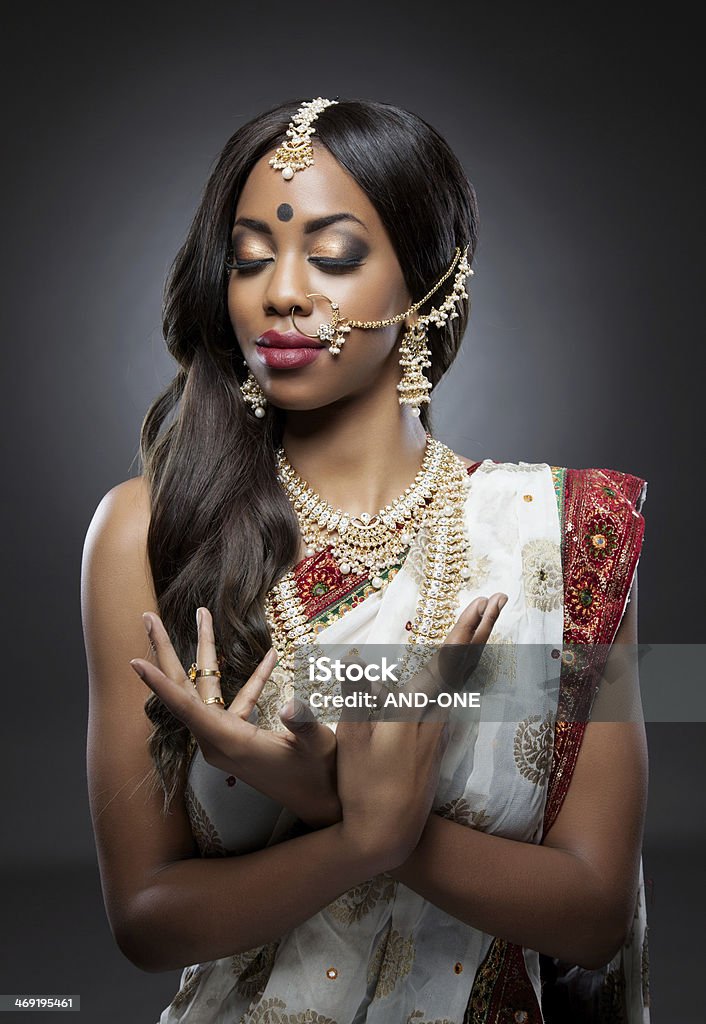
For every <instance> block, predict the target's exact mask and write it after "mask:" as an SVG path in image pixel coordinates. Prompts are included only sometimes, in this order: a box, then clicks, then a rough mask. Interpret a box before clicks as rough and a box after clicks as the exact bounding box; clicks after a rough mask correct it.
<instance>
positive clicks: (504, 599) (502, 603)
mask: <svg viewBox="0 0 706 1024" xmlns="http://www.w3.org/2000/svg"><path fill="white" fill-rule="evenodd" d="M506 604H507V594H503V596H502V597H501V598H500V600H499V601H498V608H499V610H500V611H502V610H503V608H504V607H505V605H506Z"/></svg>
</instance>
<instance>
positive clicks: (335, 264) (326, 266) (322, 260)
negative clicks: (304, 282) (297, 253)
mask: <svg viewBox="0 0 706 1024" xmlns="http://www.w3.org/2000/svg"><path fill="white" fill-rule="evenodd" d="M270 262H271V261H270V260H247V261H243V262H242V263H236V262H235V261H234V260H233V259H232V258H231V259H227V260H226V267H227V269H228V270H237V271H238V272H239V273H240V274H248V273H253V272H254V271H255V270H259V269H260V267H262V266H264V265H265V263H270ZM309 262H310V263H313V264H314V266H318V267H319V269H320V270H325V271H327V272H328V273H330V274H341V273H345V272H346V271H347V270H355V269H356V268H357V267H361V266H362V265H363V261H362V260H359V259H350V260H332V259H327V258H326V257H324V256H319V257H312V258H311V259H310V260H309Z"/></svg>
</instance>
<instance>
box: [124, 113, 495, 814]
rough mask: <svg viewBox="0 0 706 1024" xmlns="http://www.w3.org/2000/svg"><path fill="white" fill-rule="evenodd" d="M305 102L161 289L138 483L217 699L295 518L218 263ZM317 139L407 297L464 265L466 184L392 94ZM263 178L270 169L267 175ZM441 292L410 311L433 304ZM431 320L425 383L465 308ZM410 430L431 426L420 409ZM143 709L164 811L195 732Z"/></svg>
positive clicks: (178, 639)
mask: <svg viewBox="0 0 706 1024" xmlns="http://www.w3.org/2000/svg"><path fill="white" fill-rule="evenodd" d="M302 102H303V101H302V100H296V101H293V102H289V103H284V104H281V105H280V106H277V107H273V108H272V109H271V110H268V111H267V112H265V113H264V114H260V115H258V116H257V117H256V118H254V119H253V120H251V121H249V122H248V123H247V124H244V125H243V126H242V127H241V128H239V129H238V130H237V131H236V132H235V134H234V135H232V136H231V138H230V139H229V140H228V142H227V143H226V145H225V147H224V149H223V151H222V153H221V154H220V156H219V158H218V160H217V162H216V166H215V168H214V170H213V172H212V174H211V176H210V178H209V180H208V182H207V184H206V187H205V189H204V192H203V196H202V198H201V201H200V203H199V206H198V209H197V210H196V215H195V217H194V219H193V222H192V224H191V227H190V228H189V232H188V234H187V237H186V241H185V242H184V244H183V246H182V247H181V249H180V250H179V252H178V253H177V255H176V257H175V259H174V262H173V264H172V266H171V268H170V271H169V274H168V277H167V281H166V284H165V289H164V306H163V331H164V337H165V340H166V343H167V348H168V349H169V352H170V353H171V354H172V356H174V358H175V359H176V361H177V363H178V364H179V367H178V370H177V373H176V375H175V377H174V379H173V380H172V381H171V382H170V384H169V385H168V386H167V387H166V388H165V390H164V391H163V393H162V394H161V395H159V396H158V397H157V398H156V399H155V401H154V402H153V403H152V405H151V406H150V407H149V409H148V411H147V414H146V416H145V419H144V421H143V424H142V429H141V433H140V458H141V462H142V467H143V473H144V478H145V481H146V483H147V485H148V488H149V493H150V501H151V519H150V525H149V532H148V539H147V551H148V557H149V562H150V567H151V571H152V577H153V581H154V587H155V593H156V596H157V602H158V608H159V614H160V616H161V618H162V621H163V622H164V625H165V627H166V629H167V632H168V633H169V635H170V637H171V639H172V642H173V644H174V648H175V650H176V652H177V654H178V655H179V657H180V659H181V661H182V663H183V664H184V665H188V664H190V663H191V662H192V661H193V660H194V658H195V652H196V642H197V631H196V621H195V615H196V608H197V607H198V606H200V605H203V606H205V607H207V608H208V609H209V610H210V611H211V614H212V615H213V621H214V629H215V635H216V642H217V645H218V654H219V658H220V668H221V672H222V677H221V687H222V692H223V696H224V698H225V699H226V703H228V702H229V701H230V699H232V697H233V696H234V695H235V693H236V692H237V691H238V689H239V688H240V687H241V686H242V685H243V683H244V682H245V681H246V680H247V679H248V677H249V676H250V675H251V674H252V672H253V671H254V669H255V667H256V666H257V664H258V662H260V661H261V660H262V658H263V657H264V656H265V654H266V652H267V650H268V649H269V647H270V646H271V638H270V632H269V627H268V624H267V619H266V617H265V612H264V600H265V597H266V595H267V592H268V591H269V590H270V589H271V588H272V587H273V586H274V585H275V584H276V583H277V582H278V580H279V579H280V578H281V577H282V576H283V575H284V573H285V572H286V571H287V570H288V569H290V568H291V567H292V566H293V565H294V563H295V561H296V557H297V553H298V548H299V525H298V521H297V518H296V515H295V513H294V511H293V509H292V508H291V506H290V504H289V500H288V498H287V497H286V495H285V493H284V490H283V489H282V488H281V486H280V484H279V483H278V482H277V479H276V469H275V467H276V458H275V453H276V450H277V448H278V447H279V445H280V444H281V439H282V436H283V428H284V423H285V416H286V413H285V412H284V410H281V409H278V408H276V407H274V406H273V405H272V404H271V403H267V406H266V415H265V417H264V418H263V419H257V418H255V416H254V415H253V412H252V410H251V408H250V407H249V406H248V405H247V404H246V402H245V401H244V399H243V397H242V394H241V392H240V384H242V383H243V381H244V379H245V377H246V375H247V368H246V367H245V365H244V360H243V355H242V352H241V350H240V346H239V344H238V339H237V338H236V336H235V334H234V332H233V329H232V325H231V322H230V318H229V316H228V308H227V288H228V274H227V272H226V270H225V268H224V263H225V261H226V259H227V257H228V252H229V248H230V235H231V230H232V226H233V220H234V217H235V209H236V205H237V202H238V198H239V196H240V193H241V190H242V188H243V186H244V184H245V181H246V179H247V177H248V174H249V173H250V171H251V169H252V167H253V165H254V164H255V163H256V162H257V161H258V160H259V159H260V158H261V157H262V156H264V155H265V154H266V153H268V152H269V151H271V150H272V149H274V148H275V147H276V146H277V145H279V144H280V143H281V142H282V141H283V140H284V138H285V133H286V130H287V127H288V125H289V122H290V121H291V119H292V117H293V115H294V114H295V113H296V111H297V109H298V107H299V106H300V105H301V103H302ZM315 130H316V134H315V136H314V143H315V145H322V146H324V147H325V148H326V149H327V150H328V151H329V152H330V153H331V154H332V155H333V157H334V158H335V159H336V160H337V161H338V162H339V163H340V164H341V166H343V167H344V168H345V169H346V170H347V171H348V172H349V173H350V174H351V175H352V177H353V178H354V179H355V181H356V182H357V183H358V185H359V186H360V187H361V189H362V190H363V191H364V192H365V194H366V195H367V196H368V198H369V199H370V201H371V202H372V204H373V205H374V207H375V209H376V210H377V212H378V214H379V216H380V219H381V221H382V223H383V224H384V226H385V228H386V230H387V232H388V235H389V237H390V239H391V242H392V245H393V247H394V249H395V252H396V253H397V257H398V260H399V263H400V267H401V269H402V272H403V275H404V278H405V282H406V284H407V287H408V289H409V293H410V295H412V298H413V301H415V300H416V299H417V298H418V297H421V296H422V295H424V294H426V292H427V291H428V290H429V289H430V288H431V287H432V285H433V284H434V283H435V282H436V281H437V280H438V279H439V278H440V277H441V276H442V274H443V273H444V272H445V271H446V270H447V268H448V267H449V264H450V263H451V260H452V257H453V254H454V249H455V248H456V246H459V247H461V248H462V249H463V248H464V247H465V246H466V245H468V246H469V250H468V258H469V262H470V261H471V260H472V258H473V253H474V251H475V247H476V241H477V233H478V211H477V204H476V197H475V192H474V190H473V187H472V185H471V184H470V182H469V181H468V179H467V178H466V175H465V173H464V171H463V168H462V167H461V164H460V163H459V161H458V160H457V158H456V157H455V156H454V154H453V153H452V151H451V150H450V148H449V146H448V144H447V143H446V141H445V140H444V139H443V138H442V136H441V135H439V133H438V132H437V131H436V130H435V129H434V128H432V127H431V126H430V125H428V124H427V123H426V122H425V121H423V120H422V119H421V118H420V117H418V116H416V115H415V114H412V113H410V112H409V111H407V110H402V109H400V108H398V107H395V106H392V105H390V104H387V103H376V102H370V101H365V100H339V101H338V103H337V104H335V105H332V106H329V107H327V108H326V109H325V110H324V111H323V112H322V113H321V114H320V115H319V116H318V117H317V119H316V122H315ZM273 173H274V172H273ZM450 285H451V280H449V283H448V287H446V289H445V290H442V291H440V292H439V293H438V294H436V295H434V296H433V297H432V299H430V300H429V301H428V302H427V304H426V305H425V306H423V307H422V308H421V310H420V314H422V315H423V314H424V313H426V312H428V311H429V309H431V307H432V306H433V305H438V304H439V303H440V301H441V300H442V298H443V295H444V294H446V293H447V292H448V290H450ZM457 309H458V310H459V316H458V318H457V319H454V320H450V321H449V322H448V323H447V325H446V327H445V328H444V329H443V330H441V329H438V328H436V327H435V326H433V325H432V326H430V328H429V348H430V351H431V357H430V358H431V367H430V368H428V370H427V373H428V375H429V377H430V379H431V382H432V385H433V386H434V385H436V384H437V383H438V382H439V380H440V379H441V378H442V376H443V375H444V373H445V372H446V370H447V369H448V368H449V366H450V365H451V363H452V362H453V360H454V358H455V356H456V354H457V352H458V349H459V346H460V344H461V339H462V337H463V334H464V331H465V328H466V324H467V320H468V314H469V304H468V301H467V300H464V301H463V302H462V303H461V304H459V305H458V306H457ZM421 423H422V425H423V426H424V427H425V429H426V430H427V431H428V432H429V433H432V427H431V418H430V413H429V407H428V406H426V405H422V410H421ZM145 711H146V713H147V715H148V717H149V719H150V721H151V722H152V723H153V725H154V729H153V731H152V735H151V737H150V741H149V749H150V754H151V756H152V760H153V762H154V769H153V772H152V779H151V781H152V785H153V787H155V788H159V787H160V786H161V789H162V791H163V793H164V813H165V814H166V813H167V812H168V810H169V806H170V804H171V801H172V799H173V797H174V795H175V793H176V792H177V788H178V784H179V778H180V773H181V772H182V771H183V769H184V767H185V765H186V764H187V760H188V754H189V752H190V749H191V747H190V744H189V740H190V733H189V731H188V729H187V728H186V726H184V725H183V724H182V723H181V722H180V721H179V720H178V719H176V718H175V717H174V716H173V715H172V714H171V712H170V711H169V710H168V709H167V708H166V706H165V705H164V704H163V703H162V701H161V700H160V699H159V698H158V697H157V695H156V694H151V695H150V697H149V699H148V700H147V702H146V704H145Z"/></svg>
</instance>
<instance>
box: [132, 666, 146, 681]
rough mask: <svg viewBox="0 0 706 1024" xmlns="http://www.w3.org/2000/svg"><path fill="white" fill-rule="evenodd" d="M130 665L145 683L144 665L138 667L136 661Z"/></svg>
mask: <svg viewBox="0 0 706 1024" xmlns="http://www.w3.org/2000/svg"><path fill="white" fill-rule="evenodd" d="M130 664H131V665H132V667H133V668H134V669H135V671H136V672H137V674H138V676H139V677H140V679H142V680H143V681H144V678H145V673H144V669H143V668H142V665H138V664H136V663H135V662H134V661H131V662H130Z"/></svg>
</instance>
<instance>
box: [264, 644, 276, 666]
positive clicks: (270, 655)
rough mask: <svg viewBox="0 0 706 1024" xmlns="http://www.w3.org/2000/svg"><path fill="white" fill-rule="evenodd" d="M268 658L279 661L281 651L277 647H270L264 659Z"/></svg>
mask: <svg viewBox="0 0 706 1024" xmlns="http://www.w3.org/2000/svg"><path fill="white" fill-rule="evenodd" d="M267 658H269V660H270V661H271V662H273V663H274V662H275V661H279V651H278V650H277V648H276V647H270V649H269V651H268V652H267V654H266V655H265V657H264V658H263V659H262V660H263V661H265V659H267Z"/></svg>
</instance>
